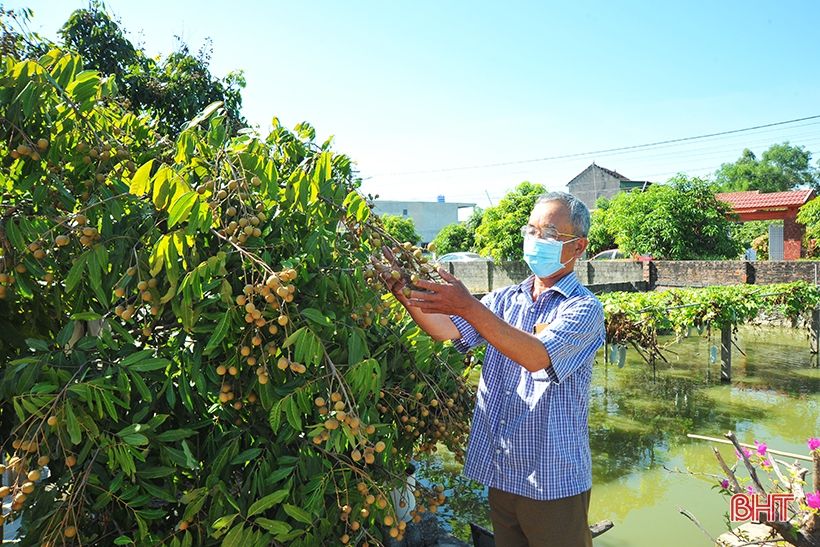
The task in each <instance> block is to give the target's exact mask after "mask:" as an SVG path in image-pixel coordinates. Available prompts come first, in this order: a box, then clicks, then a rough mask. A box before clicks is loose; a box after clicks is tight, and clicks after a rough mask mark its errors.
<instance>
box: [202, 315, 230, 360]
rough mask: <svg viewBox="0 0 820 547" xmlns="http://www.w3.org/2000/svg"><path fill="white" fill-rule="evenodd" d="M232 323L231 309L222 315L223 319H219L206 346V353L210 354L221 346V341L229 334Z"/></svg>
mask: <svg viewBox="0 0 820 547" xmlns="http://www.w3.org/2000/svg"><path fill="white" fill-rule="evenodd" d="M230 324H231V310H228V311H226V312H225V314H224V315H223V316H222V319H220V320H219V323H218V324H217V325H216V328H215V329H214V333H213V334H212V335H211V338H210V339H209V340H208V345H207V346H205V351H203V353H204V354H205V355H210V354H211V352H212V351H213V350H215V349H216V348H217V347H219V343H220V342H222V340H223V339H224V338H225V335H226V334H228V327H229V326H230Z"/></svg>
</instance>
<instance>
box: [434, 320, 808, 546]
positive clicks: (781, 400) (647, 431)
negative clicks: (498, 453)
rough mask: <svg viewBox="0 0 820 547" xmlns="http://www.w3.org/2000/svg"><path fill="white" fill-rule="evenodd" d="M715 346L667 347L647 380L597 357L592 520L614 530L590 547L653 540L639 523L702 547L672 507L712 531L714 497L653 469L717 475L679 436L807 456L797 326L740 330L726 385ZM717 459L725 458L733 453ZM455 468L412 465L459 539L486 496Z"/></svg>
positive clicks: (640, 372)
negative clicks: (443, 498)
mask: <svg viewBox="0 0 820 547" xmlns="http://www.w3.org/2000/svg"><path fill="white" fill-rule="evenodd" d="M668 341H671V340H668ZM718 341H719V333H716V336H714V337H713V339H712V340H709V339H708V338H706V337H705V336H693V337H690V338H688V339H685V340H683V341H682V342H681V343H679V344H675V345H672V346H670V348H669V349H670V350H671V352H670V353H669V354H668V359H669V363H668V364H667V363H658V367H657V375H656V377H655V380H654V381H653V372H652V369H651V367H649V366H648V365H646V363H644V362H643V361H641V360H640V357H639V356H638V355H637V353H636V352H635V351H634V350H632V351H629V352H628V353H627V360H626V365H625V366H624V367H623V368H621V369H619V368H618V367H617V366H615V365H612V364H609V365H608V364H606V363H604V360H603V351H601V352H600V353H599V355H598V361H597V362H596V366H595V371H594V376H593V386H592V390H591V399H590V442H591V447H592V454H593V475H594V484H595V487H594V489H593V496H592V508H591V513H592V515H591V518H592V520H598V519H602V518H609V519H611V520H613V521H614V522H615V524H616V527H615V528H614V529H613V530H611V531H610V532H607V534H605V535H604V536H602V537H601V540H596V545H602V546H604V545H630V546H635V547H640V546H643V545H646V546H648V545H655V544H656V543H652V541H651V540H650V539H649V537H650V536H647V535H646V534H645V533H644V532H645V531H643V530H639V529H638V527H645V526H647V523H648V525H649V526H651V527H653V528H655V529H658V530H660V529H664V528H668V529H670V530H671V529H679V530H680V534H681V535H682V536H683V537H681V538H679V539H674V538H673V539H670V543H668V545H670V547H672V546H673V545H681V546H683V545H708V541H707V542H706V543H703V542H704V541H706V540H705V538H704V537H703V536H701V535H700V532H699V531H698V530H697V529H696V528H695V527H694V526H693V525H691V524H689V523H685V522H681V521H683V520H685V519H683V517H681V516H680V515H679V514H678V512H677V510H676V508H677V507H678V506H683V507H688V508H690V509H695V508H700V509H701V510H702V511H703V512H704V513H705V514H704V515H699V518H701V519H702V522H703V523H704V525H705V526H707V528H708V527H709V526H711V527H712V529H713V532H714V533H715V534H718V533H720V531H721V530H722V526H723V525H722V516H723V513H724V512H725V509H726V502H725V500H723V499H722V498H721V497H720V496H718V495H717V494H715V493H713V492H712V491H711V490H710V488H709V484H704V483H703V482H702V480H698V479H696V478H693V477H691V476H689V475H676V474H673V473H670V472H669V471H667V470H665V469H664V468H663V466H666V467H668V468H680V469H690V470H693V471H696V472H702V473H717V472H718V468H717V465H716V463H715V459H714V456H713V454H712V452H711V446H710V445H709V444H708V443H697V442H693V441H691V440H690V439H688V438H687V437H686V434H687V433H700V434H704V435H711V436H719V435H720V434H721V433H723V432H725V431H728V430H733V431H735V432H737V435H738V438H740V440H741V441H743V442H749V443H751V442H753V440H754V439H761V440H766V441H767V442H768V443H769V446H770V447H773V448H774V447H777V448H780V449H782V450H787V451H793V452H799V453H807V449H806V446H805V440H806V439H807V438H808V437H810V436H817V435H818V434H820V369H817V368H811V364H812V363H813V362H814V356H812V354H811V353H810V351H809V342H808V340H807V339H806V336H805V332H804V331H801V330H794V329H787V328H774V327H765V328H764V327H758V328H751V327H743V328H741V329H739V331H738V336H737V340H736V342H737V345H738V348H739V350H740V351H739V350H738V349H734V351H733V363H732V374H733V377H732V382H731V383H730V384H721V383H720V381H719V379H720V367H719V364H710V363H709V361H710V359H709V352H710V348H711V347H712V346H713V345H714V344H715V343H716V342H718ZM741 351H742V352H743V353H745V355H744V354H743V353H741ZM672 352H673V353H672ZM721 452H722V453H723V455H724V457H725V458H726V459H727V460H729V461H733V459H734V450H733V449H731V448H726V449H724V448H721ZM459 472H460V468H459V467H458V465H457V464H455V463H454V462H451V461H449V460H448V458H447V457H442V456H438V457H436V458H434V459H431V460H428V461H426V462H422V468H421V469H420V471H419V475H420V476H425V475H426V476H429V477H431V478H432V479H433V480H434V481H435V482H439V483H443V484H444V485H445V487H446V488H448V489H449V490H450V491H451V493H452V495H451V496H450V500H451V501H450V505H449V507H446V508H444V507H443V508H442V509H446V510H447V513H446V514H444V515H443V517H442V520H443V521H445V522H446V524H447V525H448V528H451V529H452V530H453V532H454V533H455V534H456V535H458V536H459V537H462V538H463V539H467V537H468V535H469V532H468V528H467V523H468V522H469V521H472V522H477V523H479V524H484V525H487V524H488V521H487V515H486V493H485V490H484V488H483V487H481V485H476V484H474V483H471V482H470V481H467V480H466V479H464V478H463V477H461V476H460V475H459ZM709 481H710V484H711V483H713V482H714V481H713V479H709ZM687 531H688V532H689V534H688V535H687ZM664 535H666V534H664ZM643 537H646V538H645V539H641V538H643ZM618 538H620V539H618ZM619 541H620V542H619ZM676 541H677V542H678V543H676Z"/></svg>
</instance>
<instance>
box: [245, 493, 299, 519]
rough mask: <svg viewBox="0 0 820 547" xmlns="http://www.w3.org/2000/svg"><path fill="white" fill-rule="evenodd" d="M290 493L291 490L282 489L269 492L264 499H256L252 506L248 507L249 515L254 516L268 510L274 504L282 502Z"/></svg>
mask: <svg viewBox="0 0 820 547" xmlns="http://www.w3.org/2000/svg"><path fill="white" fill-rule="evenodd" d="M288 494H290V490H288V489H282V490H277V491H276V492H274V493H273V494H268V495H267V496H265V497H264V498H262V499H259V500H256V501H255V502H254V503H253V505H251V506H250V509H248V516H249V517H252V516H254V515H256V514H259V513H261V512H263V511H267V510H268V509H270V508H271V507H273V506H274V505H277V504H280V503H282V502H283V501H284V500H285V498H287V497H288Z"/></svg>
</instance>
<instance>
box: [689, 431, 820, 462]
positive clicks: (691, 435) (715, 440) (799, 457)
mask: <svg viewBox="0 0 820 547" xmlns="http://www.w3.org/2000/svg"><path fill="white" fill-rule="evenodd" d="M686 436H687V437H689V438H690V439H700V440H702V441H712V442H713V443H721V444H735V443H732V442H731V441H727V440H724V439H718V438H715V437H707V436H706V435H695V434H694V433H687V434H686ZM737 444H739V445H740V446H745V447H746V448H757V447H756V446H754V445H751V444H746V443H737ZM767 452H771V453H772V454H777V455H779V456H785V457H787V458H795V459H797V460H803V461H807V462H810V461H812V459H811V458H810V457H809V456H803V455H802V454H794V453H792V452H783V451H782V450H774V449H772V448H769V449H768V450H767Z"/></svg>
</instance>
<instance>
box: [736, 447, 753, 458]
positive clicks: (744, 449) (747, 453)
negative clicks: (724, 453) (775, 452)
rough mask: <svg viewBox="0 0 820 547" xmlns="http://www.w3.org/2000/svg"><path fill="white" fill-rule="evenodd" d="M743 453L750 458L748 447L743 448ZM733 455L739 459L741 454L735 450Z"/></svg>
mask: <svg viewBox="0 0 820 547" xmlns="http://www.w3.org/2000/svg"><path fill="white" fill-rule="evenodd" d="M743 454H744V455H745V456H746V457H747V458H751V457H752V453H751V452H750V451H749V449H748V448H743ZM735 455H736V456H737V459H741V458H742V456H741V455H740V452H738V451H737V450H735Z"/></svg>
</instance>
